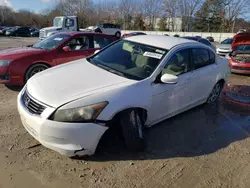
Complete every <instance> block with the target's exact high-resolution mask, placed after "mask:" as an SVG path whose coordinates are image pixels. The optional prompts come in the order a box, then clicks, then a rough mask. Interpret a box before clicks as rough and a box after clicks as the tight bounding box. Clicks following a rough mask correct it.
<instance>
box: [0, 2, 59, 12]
mask: <svg viewBox="0 0 250 188" xmlns="http://www.w3.org/2000/svg"><path fill="white" fill-rule="evenodd" d="M55 1H56V0H0V5H6V6H9V7H12V8H13V9H15V10H20V9H26V10H31V11H33V12H36V13H39V12H41V11H42V10H44V9H46V8H48V7H50V6H52V5H53V3H54V2H55Z"/></svg>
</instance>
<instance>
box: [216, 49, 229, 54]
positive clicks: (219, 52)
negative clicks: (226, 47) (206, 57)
mask: <svg viewBox="0 0 250 188" xmlns="http://www.w3.org/2000/svg"><path fill="white" fill-rule="evenodd" d="M218 52H219V53H223V54H228V52H223V51H220V50H218Z"/></svg>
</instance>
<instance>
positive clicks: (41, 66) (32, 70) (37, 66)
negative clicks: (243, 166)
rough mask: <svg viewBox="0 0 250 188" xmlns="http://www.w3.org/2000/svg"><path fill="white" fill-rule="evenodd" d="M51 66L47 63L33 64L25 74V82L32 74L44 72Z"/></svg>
mask: <svg viewBox="0 0 250 188" xmlns="http://www.w3.org/2000/svg"><path fill="white" fill-rule="evenodd" d="M48 68H49V67H48V66H47V65H44V64H35V65H32V66H31V67H30V68H29V69H28V71H27V72H26V74H25V82H27V81H28V79H30V78H31V77H32V76H34V75H35V74H36V73H39V72H42V71H44V70H46V69H48Z"/></svg>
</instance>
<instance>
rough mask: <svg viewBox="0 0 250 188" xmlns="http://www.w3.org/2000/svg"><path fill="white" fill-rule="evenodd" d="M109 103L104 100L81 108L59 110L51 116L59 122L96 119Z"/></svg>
mask: <svg viewBox="0 0 250 188" xmlns="http://www.w3.org/2000/svg"><path fill="white" fill-rule="evenodd" d="M107 105H108V102H102V103H98V104H93V105H89V106H83V107H79V108H71V109H65V110H60V109H59V110H57V111H56V112H55V113H54V115H53V116H52V117H51V118H50V119H51V120H54V121H59V122H75V123H77V122H79V123H80V122H86V121H91V120H95V119H96V118H97V117H98V115H99V114H100V113H101V112H102V110H103V109H104V108H105V107H106V106H107Z"/></svg>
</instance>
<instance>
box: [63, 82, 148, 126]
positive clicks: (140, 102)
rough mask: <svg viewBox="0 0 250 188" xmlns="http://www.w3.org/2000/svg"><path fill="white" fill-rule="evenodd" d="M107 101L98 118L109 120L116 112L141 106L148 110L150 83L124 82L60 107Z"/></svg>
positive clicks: (66, 107) (74, 106) (73, 106)
mask: <svg viewBox="0 0 250 188" xmlns="http://www.w3.org/2000/svg"><path fill="white" fill-rule="evenodd" d="M104 101H108V102H109V104H108V105H107V106H106V107H105V108H104V110H103V111H102V112H101V114H100V115H99V116H98V118H97V119H98V120H103V121H109V120H111V119H112V118H113V117H114V116H115V115H116V114H117V113H119V112H121V111H123V110H125V109H129V108H143V109H145V110H148V109H149V107H150V103H151V91H150V85H149V84H148V82H147V81H142V82H135V83H134V84H125V85H122V86H118V87H113V88H109V89H106V90H105V89H102V91H99V92H97V93H95V94H92V95H89V96H86V97H84V98H80V99H78V100H75V101H72V102H70V103H68V104H66V105H64V106H62V109H68V108H76V107H81V106H88V105H91V104H96V103H101V102H104Z"/></svg>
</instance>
